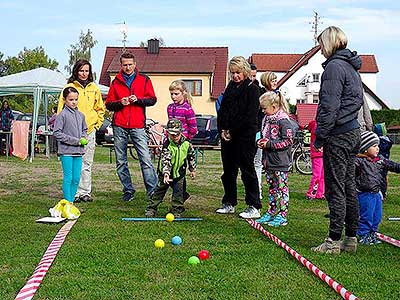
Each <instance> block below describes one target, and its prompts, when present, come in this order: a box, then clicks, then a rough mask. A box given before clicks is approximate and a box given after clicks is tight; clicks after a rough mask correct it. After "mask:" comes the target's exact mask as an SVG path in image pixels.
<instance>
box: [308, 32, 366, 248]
mask: <svg viewBox="0 0 400 300" xmlns="http://www.w3.org/2000/svg"><path fill="white" fill-rule="evenodd" d="M318 42H319V44H320V45H321V51H322V54H323V55H324V56H325V57H326V58H327V60H326V61H325V62H324V63H323V64H322V66H323V68H324V72H323V74H322V77H321V88H320V91H319V105H318V112H317V118H316V120H317V130H316V132H315V135H316V139H315V142H314V147H315V148H316V149H317V150H318V149H321V148H322V147H323V149H324V154H323V161H324V173H325V178H326V181H325V197H326V200H327V201H328V206H329V211H330V213H329V216H330V224H329V236H328V237H327V238H326V239H325V242H324V243H322V244H321V245H319V246H318V247H314V248H312V250H313V251H315V252H321V253H332V254H337V253H340V251H341V250H342V251H343V250H344V251H351V252H355V251H356V249H357V239H356V232H357V226H358V218H359V210H358V202H357V195H356V184H355V158H356V154H357V153H358V149H359V147H360V128H359V127H360V125H359V123H358V121H357V116H358V111H359V110H360V108H361V106H362V105H363V101H364V100H363V86H362V82H361V78H360V74H359V73H358V70H359V69H360V68H361V58H360V57H359V56H358V55H357V53H356V52H351V51H350V50H349V49H346V47H347V37H346V35H345V34H344V32H343V31H342V30H341V29H339V28H337V27H335V26H331V27H328V28H326V29H325V30H324V31H323V32H322V33H321V34H320V35H319V37H318ZM343 227H344V228H345V238H344V240H343V242H340V239H341V236H342V231H343Z"/></svg>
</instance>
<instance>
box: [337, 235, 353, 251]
mask: <svg viewBox="0 0 400 300" xmlns="http://www.w3.org/2000/svg"><path fill="white" fill-rule="evenodd" d="M340 251H346V252H353V253H355V252H356V251H357V238H356V237H350V236H345V237H344V239H343V241H342V242H340Z"/></svg>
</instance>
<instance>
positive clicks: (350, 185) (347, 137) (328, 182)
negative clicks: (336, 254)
mask: <svg viewBox="0 0 400 300" xmlns="http://www.w3.org/2000/svg"><path fill="white" fill-rule="evenodd" d="M359 147H360V130H359V129H355V130H352V131H349V132H346V133H342V134H339V135H335V136H332V137H330V138H329V139H328V140H327V141H326V142H325V143H324V156H323V160H324V172H325V197H326V200H327V201H328V206H329V211H330V214H329V215H330V224H329V237H330V238H331V239H332V240H334V241H337V240H340V238H341V236H342V231H343V227H345V234H346V236H349V237H355V236H356V233H357V228H358V219H359V209H358V200H357V192H356V182H355V164H354V161H355V157H356V154H357V153H358V150H359Z"/></svg>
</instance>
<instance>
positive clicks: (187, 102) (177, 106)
mask: <svg viewBox="0 0 400 300" xmlns="http://www.w3.org/2000/svg"><path fill="white" fill-rule="evenodd" d="M169 92H170V94H171V99H172V103H171V104H169V105H168V107H167V114H168V120H171V119H178V120H179V121H181V123H182V128H183V132H182V133H183V135H184V136H185V137H186V138H187V139H188V140H189V141H190V140H191V139H192V138H193V137H194V136H195V135H196V134H197V122H196V115H195V113H194V111H193V108H192V96H191V94H190V92H189V91H188V89H187V87H186V84H185V82H184V81H183V80H174V81H172V82H171V84H170V85H169Z"/></svg>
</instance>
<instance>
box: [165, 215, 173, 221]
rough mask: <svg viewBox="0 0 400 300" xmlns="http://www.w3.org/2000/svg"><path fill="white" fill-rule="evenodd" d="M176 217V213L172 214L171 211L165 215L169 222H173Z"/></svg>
mask: <svg viewBox="0 0 400 300" xmlns="http://www.w3.org/2000/svg"><path fill="white" fill-rule="evenodd" d="M174 219H175V217H174V215H173V214H171V213H168V214H167V215H166V216H165V220H166V221H167V222H172V221H173V220H174Z"/></svg>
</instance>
